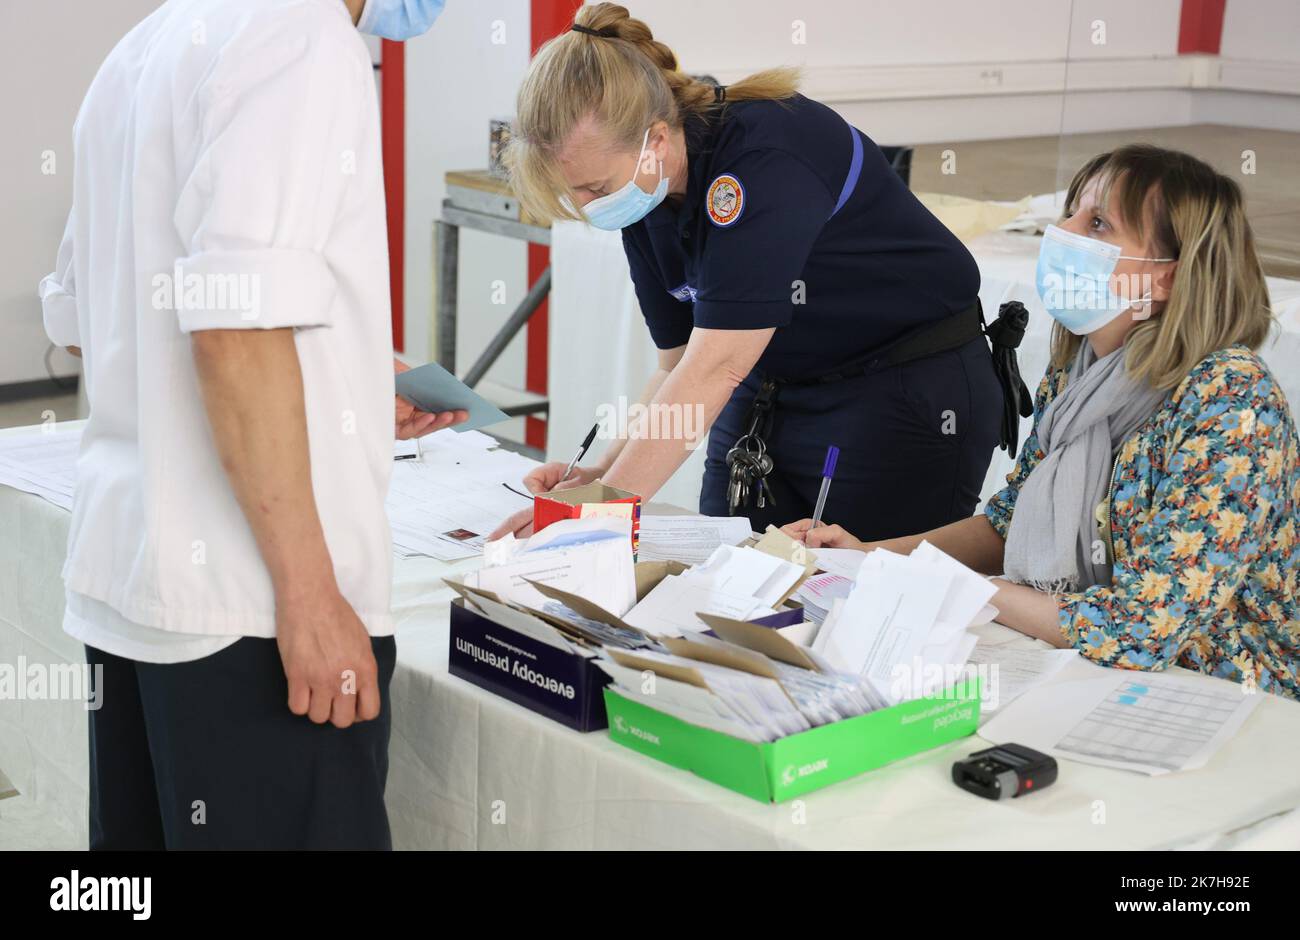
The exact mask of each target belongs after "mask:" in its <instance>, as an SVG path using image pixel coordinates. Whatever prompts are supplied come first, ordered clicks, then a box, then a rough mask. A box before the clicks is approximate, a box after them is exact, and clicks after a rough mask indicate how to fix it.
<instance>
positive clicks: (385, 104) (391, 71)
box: [379, 39, 406, 352]
mask: <svg viewBox="0 0 1300 940" xmlns="http://www.w3.org/2000/svg"><path fill="white" fill-rule="evenodd" d="M380 56H381V59H380V65H379V81H380V85H379V87H380V98H379V105H380V114H381V118H382V122H383V151H384V201H385V203H386V205H387V208H388V283H389V288H390V292H391V293H392V298H393V348H394V349H396V350H398V351H399V352H401V351H403V350H404V349H405V348H406V318H405V316H404V311H405V307H406V304H405V299H406V282H405V279H404V278H405V272H406V46H405V45H404V44H402V43H400V42H391V41H389V40H387V39H385V40H384V41H383V43H382V52H381V53H380Z"/></svg>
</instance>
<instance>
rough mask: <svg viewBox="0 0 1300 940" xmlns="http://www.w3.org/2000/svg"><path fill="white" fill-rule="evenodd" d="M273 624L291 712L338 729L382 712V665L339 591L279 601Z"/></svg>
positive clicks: (352, 611) (353, 612) (364, 630)
mask: <svg viewBox="0 0 1300 940" xmlns="http://www.w3.org/2000/svg"><path fill="white" fill-rule="evenodd" d="M275 622H276V643H277V644H278V645H279V648H280V659H281V660H282V661H283V662H284V674H285V678H287V679H288V680H289V711H291V712H293V713H294V714H295V715H306V716H307V717H308V718H310V719H311V720H312V721H314V722H315V723H316V724H318V725H319V724H324V723H325V722H326V721H329V722H330V723H332V724H333V725H334V726H335V727H336V728H346V727H348V726H349V725H351V724H352V723H353V722H354V721H369V720H370V719H372V718H376V717H378V716H379V708H380V698H379V666H378V664H377V663H376V662H375V654H374V651H373V649H372V648H371V646H370V636H369V634H367V633H366V628H365V625H364V624H363V623H362V622H361V618H359V617H358V616H357V615H356V612H355V611H354V610H353V609H352V606H351V605H350V604H349V603H348V602H347V601H346V600H345V599H344V597H343V595H342V594H340V593H339V592H338V590H337V589H333V590H328V591H315V592H308V593H306V594H305V595H304V596H303V597H301V599H298V600H292V601H288V602H280V601H278V600H277V605H276V612H275Z"/></svg>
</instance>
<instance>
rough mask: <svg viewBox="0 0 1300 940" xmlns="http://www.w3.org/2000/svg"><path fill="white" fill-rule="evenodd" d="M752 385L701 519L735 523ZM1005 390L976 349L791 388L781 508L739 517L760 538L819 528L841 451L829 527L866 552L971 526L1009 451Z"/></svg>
mask: <svg viewBox="0 0 1300 940" xmlns="http://www.w3.org/2000/svg"><path fill="white" fill-rule="evenodd" d="M758 387H759V380H758V378H757V377H756V376H755V375H751V376H749V378H747V379H746V380H745V381H744V383H742V384H741V386H740V387H739V388H738V389H736V392H735V394H733V395H732V398H731V401H730V402H729V403H728V404H727V405H726V406H725V407H724V408H723V410H722V413H721V414H720V415H719V417H718V420H717V421H716V422H715V424H714V426H713V429H712V430H711V431H710V433H709V445H708V448H709V449H708V459H707V460H706V461H705V468H704V485H703V488H702V490H701V493H700V512H702V513H705V514H706V515H711V516H725V515H727V514H728V508H727V482H728V477H729V471H728V468H727V466H726V463H725V460H726V455H727V451H728V450H730V449H731V447H732V445H733V444H735V442H736V440H737V439H738V438H739V437H740V435H742V434H743V433H745V431H746V430H747V427H746V415H747V414H748V412H749V406H750V403H751V402H752V401H753V399H754V396H755V394H757V392H758ZM1001 409H1002V388H1001V386H1000V385H999V384H998V380H997V376H996V374H995V373H994V371H993V359H992V356H991V354H990V353H989V348H988V344H987V343H986V342H985V341H984V339H982V338H976V339H974V340H972V341H971V342H970V343H968V344H966V345H965V346H963V347H961V348H959V349H955V350H952V351H950V352H945V353H939V354H938V355H935V356H930V357H927V358H925V359H918V360H914V361H912V362H907V363H903V364H902V365H899V366H893V367H889V368H885V369H881V370H879V371H876V372H873V373H871V374H869V375H863V376H857V377H855V378H850V379H841V380H839V381H836V382H828V383H826V384H824V385H811V386H789V385H787V386H783V387H782V388H781V389H780V391H779V393H778V396H777V402H776V409H775V412H774V413H773V416H772V428H771V433H770V434H769V435H768V436H767V438H766V440H767V445H768V452H769V453H770V454H771V455H772V457H773V460H774V462H775V466H774V468H773V470H772V473H771V474H770V475H769V476H768V485H769V486H770V487H771V489H772V491H773V495H774V496H775V497H776V504H775V505H773V504H772V503H770V502H769V503H768V505H767V507H766V508H765V509H758V508H756V507H755V505H754V504H753V503H752V502H751V503H750V504H749V505H748V506H746V507H742V508H741V509H740V510H738V511H737V515H743V516H748V517H749V519H750V521H751V522H752V523H753V527H754V531H756V532H762V531H763V530H764V529H765V528H766V527H767V526H768V525H769V524H771V525H777V526H780V525H784V524H785V523H787V522H794V521H796V520H798V519H803V518H807V517H811V516H812V514H813V507H814V505H815V504H816V502H817V491H818V490H819V489H820V488H821V474H822V466H823V463H824V460H825V457H826V448H827V446H828V445H831V444H834V445H835V446H837V447H839V449H840V456H839V462H838V464H837V465H836V469H835V477H834V481H833V482H832V483H831V488H830V493H829V495H828V498H827V501H826V510H825V512H824V513H823V514H822V518H823V521H825V522H827V523H838V524H839V525H842V526H843V527H844V528H845V529H847V530H848V531H850V532H852V533H853V534H854V535H856V536H857V537H858V538H860V539H862V540H863V541H875V540H878V539H885V538H894V537H897V536H900V535H913V534H916V533H919V532H924V531H927V530H929V529H933V528H937V527H938V526H942V525H946V524H948V523H950V522H955V521H957V520H958V519H963V518H965V517H966V516H969V515H971V514H972V513H974V511H975V507H976V505H977V504H978V503H979V496H980V489H981V488H982V486H983V483H984V475H985V474H986V473H987V472H988V468H989V461H990V460H991V459H992V456H993V451H994V449H995V448H996V447H997V443H998V437H999V426H1000V420H1001V414H1002V412H1001Z"/></svg>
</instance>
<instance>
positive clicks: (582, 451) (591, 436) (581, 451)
mask: <svg viewBox="0 0 1300 940" xmlns="http://www.w3.org/2000/svg"><path fill="white" fill-rule="evenodd" d="M599 430H600V422H599V421H597V422H596V423H595V424H593V425H592V426H591V430H590V431H588V432H587V438H586V440H584V441H583V442H582V446H581V447H579V448H578V452H577V453H576V454H574V455H573V459H572V460H570V461H569V465H568V466H567V467H565V468H564V476H562V477H560V482H561V483H563V482H564V481H565V480H567V479H568V478H569V474H570V473H572V472H573V468H574V467H575V466H577V464H578V461H579V460H581V459H582V458H583V457H585V456H587V448H589V447H591V442H592V441H594V440H595V439H596V432H597V431H599Z"/></svg>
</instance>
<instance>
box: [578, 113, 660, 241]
mask: <svg viewBox="0 0 1300 940" xmlns="http://www.w3.org/2000/svg"><path fill="white" fill-rule="evenodd" d="M649 142H650V131H649V129H648V128H647V130H646V132H645V137H643V138H642V140H641V152H640V153H638V154H637V155H636V166H637V171H638V172H639V171H640V169H641V158H642V157H644V156H645V148H646V144H648V143H649ZM667 195H668V179H667V177H665V176H664V164H663V161H662V160H661V161H659V185H658V186H656V187H655V190H654V192H652V193H648V192H646V191H645V190H644V189H642V188H641V187H640V186H638V185H637V184H636V173H633V174H632V178H631V179H630V180H628V181H627V185H626V186H624V187H623V188H622V189H620V190H618V191H617V192H613V193H610V194H609V195H607V196H601V197H600V198H599V199H593V200H592V201H591V202H589V203H587V204H586V205H585V206H583V207H582V211H583V212H585V213H586V214H587V221H589V222H590V223H591V224H592V225H594V226H596V228H603V229H604V230H605V231H607V232H614V231H617V230H618V229H621V228H627V227H628V226H629V225H631V224H632V223H633V222H640V221H641V220H642V219H644V218H645V217H646V216H647V215H649V214H650V210H651V209H653V208H654V207H655V206H657V205H659V203H661V202H663V201H664V197H665V196H667Z"/></svg>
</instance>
